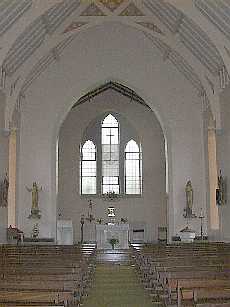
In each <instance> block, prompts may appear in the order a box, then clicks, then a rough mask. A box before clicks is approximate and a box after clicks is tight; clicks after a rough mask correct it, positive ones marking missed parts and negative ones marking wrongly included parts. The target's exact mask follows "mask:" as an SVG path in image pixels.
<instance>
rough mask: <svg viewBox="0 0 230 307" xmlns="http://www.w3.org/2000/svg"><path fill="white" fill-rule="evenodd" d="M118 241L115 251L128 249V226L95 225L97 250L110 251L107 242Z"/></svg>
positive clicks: (109, 245) (110, 247)
mask: <svg viewBox="0 0 230 307" xmlns="http://www.w3.org/2000/svg"><path fill="white" fill-rule="evenodd" d="M112 238H115V239H118V241H119V242H118V243H117V244H116V245H115V249H128V248H129V242H128V238H129V224H123V225H116V224H114V225H100V224H98V225H96V241H97V248H98V249H112V246H111V244H110V243H109V240H110V239H112Z"/></svg>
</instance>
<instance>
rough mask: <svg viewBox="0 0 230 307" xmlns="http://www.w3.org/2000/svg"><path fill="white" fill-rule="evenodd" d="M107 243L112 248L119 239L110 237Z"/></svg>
mask: <svg viewBox="0 0 230 307" xmlns="http://www.w3.org/2000/svg"><path fill="white" fill-rule="evenodd" d="M109 243H110V244H111V246H112V249H114V247H115V245H116V244H118V243H119V240H118V239H116V238H111V239H109Z"/></svg>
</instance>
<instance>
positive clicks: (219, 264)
mask: <svg viewBox="0 0 230 307" xmlns="http://www.w3.org/2000/svg"><path fill="white" fill-rule="evenodd" d="M133 260H134V264H135V266H136V268H137V271H138V273H139V275H140V278H141V280H142V282H143V284H144V286H145V288H146V289H147V290H148V291H149V293H150V295H151V296H152V298H153V302H154V303H155V304H158V305H161V306H178V307H181V306H199V307H213V306H218V307H224V306H230V244H226V243H194V244H191V243H188V244H181V243H180V244H173V245H146V246H144V247H143V248H142V249H140V250H138V249H136V248H133Z"/></svg>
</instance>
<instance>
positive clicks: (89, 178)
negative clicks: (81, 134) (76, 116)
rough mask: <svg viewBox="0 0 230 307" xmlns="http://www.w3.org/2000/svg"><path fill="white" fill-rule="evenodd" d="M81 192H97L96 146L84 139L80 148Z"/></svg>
mask: <svg viewBox="0 0 230 307" xmlns="http://www.w3.org/2000/svg"><path fill="white" fill-rule="evenodd" d="M81 155H82V157H81V194H96V193H97V188H96V187H97V182H96V181H97V165H96V163H97V162H96V146H95V145H94V143H93V142H92V141H90V140H88V141H86V142H85V143H84V145H83V146H82V150H81Z"/></svg>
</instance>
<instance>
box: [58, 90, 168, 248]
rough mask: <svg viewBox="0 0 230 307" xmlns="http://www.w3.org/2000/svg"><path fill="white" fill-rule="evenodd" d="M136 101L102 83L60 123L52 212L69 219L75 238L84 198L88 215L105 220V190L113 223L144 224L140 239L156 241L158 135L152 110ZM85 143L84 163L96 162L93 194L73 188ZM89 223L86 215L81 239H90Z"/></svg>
mask: <svg viewBox="0 0 230 307" xmlns="http://www.w3.org/2000/svg"><path fill="white" fill-rule="evenodd" d="M136 100H137V99H136ZM136 100H134V99H133V100H132V99H131V97H129V96H128V97H127V95H124V94H122V93H120V92H119V91H114V90H113V89H111V88H109V87H108V89H107V90H105V91H103V92H101V93H99V94H97V95H95V96H94V97H91V99H88V100H86V101H84V103H83V100H82V103H76V104H75V106H74V107H73V108H72V110H71V111H70V112H69V114H68V115H67V117H66V119H65V121H64V122H63V124H62V126H61V129H60V134H59V192H58V203H57V213H58V215H59V216H61V217H62V218H63V219H72V220H73V225H74V235H75V240H76V241H79V239H80V238H79V232H78V229H79V222H78V221H79V220H80V217H81V216H82V215H84V216H86V217H87V215H88V213H89V212H88V210H89V209H88V201H89V200H91V201H92V204H93V205H92V206H93V215H94V218H95V219H96V220H103V221H104V223H106V222H108V217H107V211H108V206H109V205H110V203H109V202H108V199H109V196H110V195H111V194H112V195H113V197H114V202H113V203H111V204H112V205H113V206H115V208H116V222H120V221H121V219H126V218H127V220H128V222H129V223H130V227H131V229H134V230H135V229H138V228H140V227H141V228H144V229H145V241H146V242H150V241H157V232H158V227H160V226H165V224H166V220H167V219H166V211H167V210H166V208H165V207H166V197H165V194H166V180H165V172H166V170H165V151H164V148H165V140H164V135H163V132H162V129H161V126H160V124H159V122H158V120H157V118H156V116H155V115H154V113H153V112H152V111H151V110H150V108H149V107H148V106H147V105H145V104H142V103H140V101H136ZM80 101H81V99H80ZM140 114H141V118H140ZM81 118H84V121H81ZM146 122H148V126H146ZM71 131H72V132H71ZM70 132H71V133H70ZM68 134H69V136H68V137H67V135H68ZM150 140H151V141H150ZM86 148H89V149H90V150H91V152H90V159H91V158H92V159H93V160H90V163H97V167H96V169H97V172H96V173H95V171H94V176H95V174H96V177H94V178H97V191H96V193H95V190H93V189H92V190H91V191H90V193H82V192H83V190H82V189H81V188H80V189H79V184H78V183H79V182H80V185H81V184H82V179H83V177H81V174H82V171H83V164H82V163H84V162H85V160H84V151H85V150H86ZM95 148H96V152H95ZM78 152H79V153H81V155H80V154H78ZM95 153H96V155H95ZM95 156H96V157H97V158H95ZM92 161H94V162H92ZM96 161H97V162H96ZM150 161H151V164H152V166H151V167H150V166H149V165H150ZM142 162H143V167H142ZM79 167H80V169H79ZM114 167H115V168H114ZM93 169H94V170H95V164H94V166H93ZM91 170H92V169H91ZM91 170H90V172H91ZM142 173H143V190H142ZM79 176H80V177H79ZM67 182H68V183H67ZM68 191H71V193H69V192H68ZM114 194H115V195H114ZM107 195H108V197H107ZM94 222H95V221H91V222H87V220H86V223H88V226H87V225H86V226H85V233H84V236H85V237H84V240H86V241H92V240H93V239H94V238H95V233H93V231H92V228H91V227H92V224H93V223H94ZM90 229H91V230H90Z"/></svg>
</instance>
